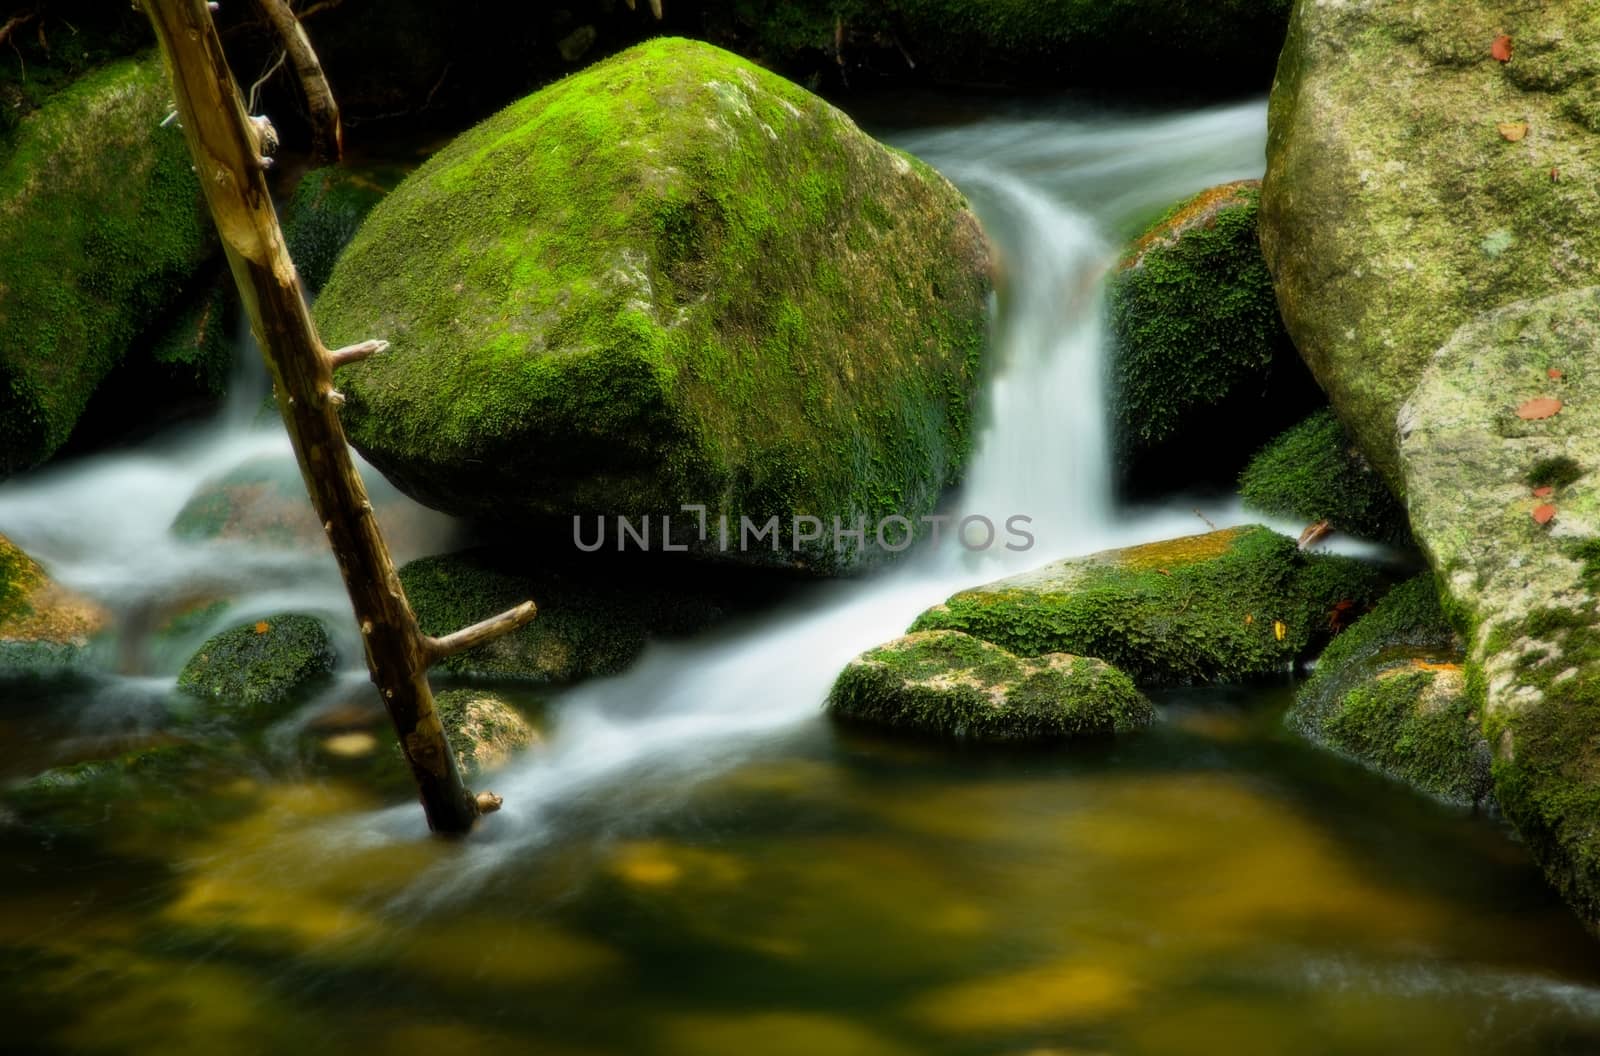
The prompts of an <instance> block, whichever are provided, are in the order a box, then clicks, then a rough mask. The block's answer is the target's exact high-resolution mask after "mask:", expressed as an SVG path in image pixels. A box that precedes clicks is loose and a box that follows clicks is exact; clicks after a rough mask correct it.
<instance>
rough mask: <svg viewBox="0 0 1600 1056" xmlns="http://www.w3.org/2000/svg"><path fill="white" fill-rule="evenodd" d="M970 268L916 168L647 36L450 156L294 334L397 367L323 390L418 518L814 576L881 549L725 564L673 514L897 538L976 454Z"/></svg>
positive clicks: (981, 247) (974, 307)
mask: <svg viewBox="0 0 1600 1056" xmlns="http://www.w3.org/2000/svg"><path fill="white" fill-rule="evenodd" d="M988 262H989V256H988V249H987V245H986V243H985V240H984V238H983V235H982V233H981V231H980V230H979V228H978V226H977V222H976V220H975V219H974V218H973V216H972V214H971V212H970V211H969V210H968V209H967V206H966V203H965V201H964V200H963V199H962V197H961V195H960V194H959V193H958V192H957V191H956V190H955V189H954V188H953V187H952V186H951V185H950V184H949V183H948V182H947V181H945V180H944V179H943V178H942V177H940V176H939V175H938V174H937V173H935V172H934V171H933V170H931V169H930V168H928V167H927V166H926V165H924V164H922V163H921V162H919V161H917V160H916V159H914V158H911V157H909V156H907V155H904V154H901V153H898V152H896V151H892V150H889V149H888V148H886V147H884V146H882V145H880V144H878V143H877V142H875V141H874V140H872V139H871V138H870V137H868V136H867V135H865V134H864V133H862V132H861V131H860V130H859V129H858V128H857V127H856V126H855V124H854V123H853V122H851V121H850V119H849V118H848V117H846V116H845V115H843V114H842V113H840V112H839V111H838V110H835V109H834V108H833V107H831V106H829V105H828V104H826V103H824V102H822V101H821V100H820V99H818V98H816V97H815V96H812V95H811V94H809V93H807V92H806V91H804V90H803V89H800V88H798V87H796V86H794V85H792V84H790V83H788V82H787V81H784V80H782V79H781V78H778V77H776V76H774V75H772V74H770V73H767V72H765V71H764V70H761V69H760V68H758V67H756V66H753V65H751V64H750V63H748V62H745V61H744V60H742V59H739V58H736V57H735V56H733V55H730V54H728V53H727V52H724V51H720V50H718V49H717V48H713V47H711V46H709V45H704V44H697V43H693V42H690V41H684V40H675V39H661V40H655V41H652V42H650V43H648V44H644V45H640V46H639V47H636V48H633V49H630V50H629V51H627V52H624V53H623V54H621V55H618V56H616V57H614V58H612V59H610V60H607V61H606V62H603V63H600V64H598V65H596V66H594V67H591V68H589V69H587V70H585V71H584V72H582V73H580V74H578V75H576V76H573V77H569V78H567V79H565V80H563V81H560V82H559V83H557V84H555V85H552V86H551V87H549V88H546V89H545V90H544V91H542V92H539V93H537V94H536V95H533V96H530V97H529V98H527V99H524V100H522V101H521V102H519V103H516V104H514V105H513V106H511V107H509V108H507V109H506V110H504V111H502V112H501V113H500V114H498V115H496V116H495V117H493V118H491V119H489V120H488V121H486V122H484V123H483V124H481V125H479V126H478V127H476V128H475V129H473V130H471V131H470V132H468V133H466V134H465V135H463V136H461V137H459V138H458V139H456V140H455V141H454V142H452V143H451V144H450V145H449V146H447V147H445V148H444V149H443V150H442V151H440V152H439V153H438V154H437V155H435V156H434V157H433V158H432V159H431V160H429V161H428V162H427V163H426V164H424V165H423V166H422V167H421V168H419V169H418V170H417V171H416V172H415V173H413V174H412V175H411V176H410V177H408V178H407V179H406V180H405V182H404V183H402V184H401V185H400V186H399V187H398V188H396V189H395V191H394V192H393V193H392V194H390V195H389V197H388V198H386V199H385V200H384V201H383V202H381V203H380V204H379V205H378V206H377V208H375V209H374V210H373V211H372V214H371V215H370V217H369V218H368V220H367V222H366V223H365V224H363V225H362V227H361V230H360V232H359V233H358V234H357V235H356V238H355V241H354V242H352V243H351V244H350V246H349V248H348V249H346V251H345V253H344V254H343V256H341V257H340V259H339V262H338V264H337V265H336V266H335V268H334V272H333V276H332V277H331V278H330V279H329V281H328V284H327V286H326V287H324V289H323V291H322V295H321V297H320V298H319V299H318V301H317V305H316V314H317V318H318V320H319V323H320V325H321V326H322V329H323V332H324V335H325V337H326V339H327V341H328V343H329V344H330V345H337V344H344V343H349V342H352V341H358V340H362V339H365V338H369V337H374V336H380V337H383V338H386V339H388V340H389V341H391V342H392V344H393V347H392V349H391V350H390V351H389V352H388V353H386V354H384V355H381V356H376V357H373V358H372V359H369V360H366V361H364V362H362V363H358V364H354V365H352V366H348V367H345V368H343V369H342V370H341V371H340V372H339V375H338V382H339V385H340V387H341V389H342V390H343V391H344V393H345V395H346V396H347V397H348V403H347V404H346V406H345V413H344V417H345V422H346V425H347V427H348V429H349V432H350V436H351V438H352V440H353V441H354V443H355V444H356V446H357V447H358V448H360V449H361V451H362V453H363V454H364V455H366V456H367V458H368V459H369V460H371V462H372V463H373V464H374V465H375V466H377V467H378V468H379V469H380V470H381V471H382V472H383V473H384V474H385V475H387V476H388V477H389V478H390V479H391V480H393V481H394V482H395V483H396V484H398V485H399V486H400V487H401V488H402V489H404V490H405V491H407V492H408V493H410V494H411V495H413V496H414V497H416V498H418V499H419V500H420V501H422V502H424V503H426V504H428V505H431V506H434V507H436V508H438V509H442V510H445V511H446V512H451V513H458V514H479V515H488V516H492V517H494V518H495V519H496V520H497V521H500V522H502V523H503V522H505V521H508V520H510V519H513V518H517V517H522V518H527V519H530V520H537V519H539V518H552V519H555V520H557V521H559V523H561V524H563V525H568V524H570V523H571V519H572V518H573V517H574V516H579V515H583V516H589V515H600V516H606V517H609V516H614V515H627V516H630V517H642V516H649V517H651V518H652V521H653V523H655V525H656V527H657V529H658V546H659V529H660V522H659V518H660V517H662V516H669V515H670V516H674V520H673V525H672V536H673V539H674V542H675V543H676V544H682V545H688V546H690V547H691V548H692V549H696V550H700V551H710V552H713V553H718V554H721V555H723V556H726V557H727V558H729V559H732V560H741V559H742V560H748V561H760V562H763V563H785V564H793V565H799V566H803V567H806V568H809V569H813V570H817V571H824V572H829V571H836V570H841V569H846V568H850V567H854V566H856V565H858V564H859V563H861V562H862V561H863V560H864V559H867V558H871V557H875V556H877V555H879V554H881V553H883V551H881V550H879V549H878V548H876V547H870V546H869V547H859V546H855V545H854V542H853V540H850V539H848V538H846V539H845V540H844V542H845V544H846V545H845V547H844V548H843V549H844V551H845V552H842V553H841V552H840V551H839V549H837V548H836V547H835V545H834V543H835V539H834V537H833V533H832V532H831V530H830V531H828V532H826V533H824V538H823V539H821V540H819V541H816V542H814V543H811V544H809V546H804V545H803V546H801V547H799V548H797V549H794V550H791V549H788V548H784V549H782V550H781V551H778V552H774V551H772V550H769V549H766V548H765V547H756V548H751V549H750V550H748V551H744V552H740V551H738V550H736V549H734V548H729V549H728V550H725V551H724V550H719V549H718V548H717V547H716V537H717V533H715V532H706V533H701V532H700V531H699V530H698V525H697V523H696V521H695V518H694V517H692V516H687V515H685V514H683V513H682V512H680V511H681V507H682V506H683V505H684V504H690V503H694V504H703V505H704V506H705V507H706V508H707V511H708V516H709V517H710V519H711V523H715V522H716V519H717V518H718V517H719V516H720V515H724V514H725V515H727V516H728V517H729V518H730V521H731V523H733V524H734V525H735V526H737V524H738V523H739V518H740V517H741V516H749V517H750V518H751V519H752V520H754V521H755V522H756V523H758V524H759V523H764V522H765V521H766V520H767V519H768V518H769V517H773V516H776V517H778V518H779V519H780V522H781V523H782V524H784V525H786V526H787V525H788V524H789V518H790V517H791V516H794V515H812V516H816V517H818V518H820V519H821V520H822V522H823V523H824V524H825V525H827V526H829V528H830V529H831V526H832V524H833V521H834V519H835V518H838V519H839V521H840V523H841V524H842V525H844V526H845V527H847V528H848V527H851V526H853V525H855V524H856V523H857V522H858V521H862V520H864V521H865V522H866V523H867V524H868V525H869V526H870V525H875V524H877V523H878V522H879V521H880V520H881V519H883V518H885V517H887V516H890V515H898V516H902V517H906V518H909V519H910V520H911V521H912V522H914V523H918V524H920V521H919V517H920V516H921V515H922V514H924V513H927V512H929V511H931V510H932V508H933V504H934V503H935V501H936V500H937V498H938V496H939V494H940V492H941V491H942V489H943V488H945V487H946V486H947V485H949V484H951V483H953V482H954V481H955V480H956V479H957V478H958V477H959V475H960V471H961V469H962V466H963V465H964V463H965V460H966V457H967V454H968V449H969V447H970V444H971V439H972V429H971V410H972V401H973V397H974V395H975V392H976V385H977V379H978V373H979V365H980V359H981V355H982V352H983V348H984V344H985V336H986V322H985V310H986V304H987V299H988V290H989V278H988ZM923 527H925V526H923ZM702 535H704V536H705V538H701V536H702ZM869 538H870V533H869Z"/></svg>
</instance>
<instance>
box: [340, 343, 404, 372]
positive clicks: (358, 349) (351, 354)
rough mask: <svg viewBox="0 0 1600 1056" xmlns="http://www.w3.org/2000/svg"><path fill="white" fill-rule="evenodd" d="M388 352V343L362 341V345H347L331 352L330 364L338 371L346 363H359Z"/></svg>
mask: <svg viewBox="0 0 1600 1056" xmlns="http://www.w3.org/2000/svg"><path fill="white" fill-rule="evenodd" d="M387 351H389V342H387V341H362V342H361V343H360V344H355V345H346V346H344V347H343V348H339V349H335V350H334V351H332V352H329V353H328V363H329V365H330V366H331V367H333V369H334V370H338V369H339V368H340V367H342V366H344V365H345V364H346V363H359V362H361V361H362V360H363V359H366V358H367V357H368V356H375V355H377V354H378V353H380V352H387Z"/></svg>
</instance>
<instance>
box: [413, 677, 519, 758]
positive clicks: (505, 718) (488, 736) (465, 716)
mask: <svg viewBox="0 0 1600 1056" xmlns="http://www.w3.org/2000/svg"><path fill="white" fill-rule="evenodd" d="M433 704H434V707H435V708H436V709H437V710H438V712H439V721H440V722H441V723H443V724H444V734H445V739H446V740H448V741H449V742H450V750H451V751H452V752H454V753H455V757H456V762H457V763H458V764H460V766H461V769H462V770H463V771H464V772H465V773H467V774H476V773H481V772H483V771H485V770H493V769H495V768H496V767H498V766H501V765H502V764H504V763H505V762H507V761H508V760H509V759H510V758H511V757H512V756H513V755H514V754H516V753H517V752H520V751H522V750H523V749H524V748H527V747H529V746H530V745H533V744H536V743H538V741H539V735H538V733H537V732H535V731H534V728H533V727H532V726H530V725H529V724H528V720H527V719H525V718H523V717H522V713H521V712H519V711H518V710H517V709H516V708H514V707H512V706H511V705H510V704H508V703H507V702H506V701H505V700H504V699H503V698H501V697H499V696H496V695H495V694H493V693H488V692H485V691H483V690H477V689H451V690H446V691H445V692H443V693H439V694H437V695H436V696H435V697H434V698H433Z"/></svg>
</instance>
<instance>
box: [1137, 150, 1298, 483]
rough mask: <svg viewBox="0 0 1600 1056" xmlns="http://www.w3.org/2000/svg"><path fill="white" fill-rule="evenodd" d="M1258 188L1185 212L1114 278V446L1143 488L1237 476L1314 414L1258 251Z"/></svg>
mask: <svg viewBox="0 0 1600 1056" xmlns="http://www.w3.org/2000/svg"><path fill="white" fill-rule="evenodd" d="M1258 186H1259V185H1258V184H1257V183H1256V181H1253V180H1245V181H1241V182H1239V183H1230V184H1225V185H1223V186H1221V187H1214V188H1212V189H1210V190H1207V191H1202V192H1201V193H1200V194H1198V195H1196V196H1194V197H1193V198H1190V199H1189V200H1187V201H1185V202H1181V203H1179V204H1178V205H1177V206H1175V207H1174V208H1173V209H1172V210H1171V211H1169V212H1168V213H1167V214H1166V215H1165V216H1163V217H1162V218H1161V219H1159V220H1158V221H1156V223H1155V224H1153V225H1152V226H1151V227H1150V229H1149V230H1148V231H1146V232H1145V233H1144V234H1143V235H1141V236H1140V237H1139V238H1138V239H1137V240H1135V242H1134V243H1133V245H1132V246H1131V247H1130V248H1129V250H1128V253H1127V254H1126V256H1125V257H1124V259H1123V261H1122V264H1121V266H1120V267H1119V269H1118V271H1117V272H1116V273H1115V274H1114V275H1113V276H1112V278H1111V281H1110V285H1109V289H1108V296H1109V300H1110V327H1111V357H1112V359H1111V401H1112V417H1113V426H1114V432H1115V437H1114V439H1115V448H1116V452H1117V458H1118V462H1119V463H1120V465H1121V467H1122V472H1123V475H1124V476H1125V477H1128V478H1130V479H1131V480H1132V481H1133V482H1134V483H1135V484H1136V485H1139V484H1142V485H1143V486H1145V487H1149V486H1151V485H1160V484H1192V483H1193V481H1194V479H1196V478H1199V479H1215V478H1217V477H1219V476H1220V477H1222V478H1224V479H1226V478H1227V477H1228V476H1230V475H1231V474H1232V473H1234V472H1236V471H1237V469H1238V466H1239V464H1240V463H1241V462H1242V461H1243V460H1244V458H1245V457H1246V454H1247V452H1249V451H1250V450H1253V449H1254V448H1255V447H1256V446H1258V445H1259V444H1260V443H1261V441H1262V439H1263V438H1265V437H1268V436H1271V435H1272V433H1273V432H1274V431H1275V430H1276V429H1278V428H1281V427H1282V426H1284V425H1287V424H1288V423H1289V422H1292V421H1294V420H1295V419H1296V418H1297V417H1299V416H1300V415H1301V414H1304V413H1305V412H1306V411H1307V410H1309V409H1310V408H1311V407H1313V406H1315V402H1314V401H1315V400H1316V399H1317V395H1316V386H1315V384H1314V383H1312V382H1311V381H1310V377H1309V375H1308V374H1307V373H1306V370H1305V367H1304V365H1303V364H1301V362H1300V360H1299V357H1298V356H1297V355H1296V354H1295V351H1294V347H1293V345H1291V344H1290V342H1289V339H1288V335H1287V334H1286V333H1285V332H1284V329H1283V323H1282V322H1281V320H1280V319H1279V317H1278V304H1277V300H1276V299H1275V297H1274V296H1273V292H1272V278H1271V276H1270V275H1269V274H1268V273H1267V265H1266V261H1265V260H1263V259H1262V256H1261V249H1260V247H1259V246H1258V245H1257V241H1256V210H1257V200H1258V197H1259V190H1258Z"/></svg>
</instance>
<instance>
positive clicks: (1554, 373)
mask: <svg viewBox="0 0 1600 1056" xmlns="http://www.w3.org/2000/svg"><path fill="white" fill-rule="evenodd" d="M1545 374H1547V375H1548V376H1549V378H1550V380H1551V381H1560V380H1561V379H1562V378H1564V377H1566V374H1565V373H1564V372H1562V371H1560V370H1558V369H1557V368H1555V367H1551V368H1550V369H1549V370H1547V371H1545Z"/></svg>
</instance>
